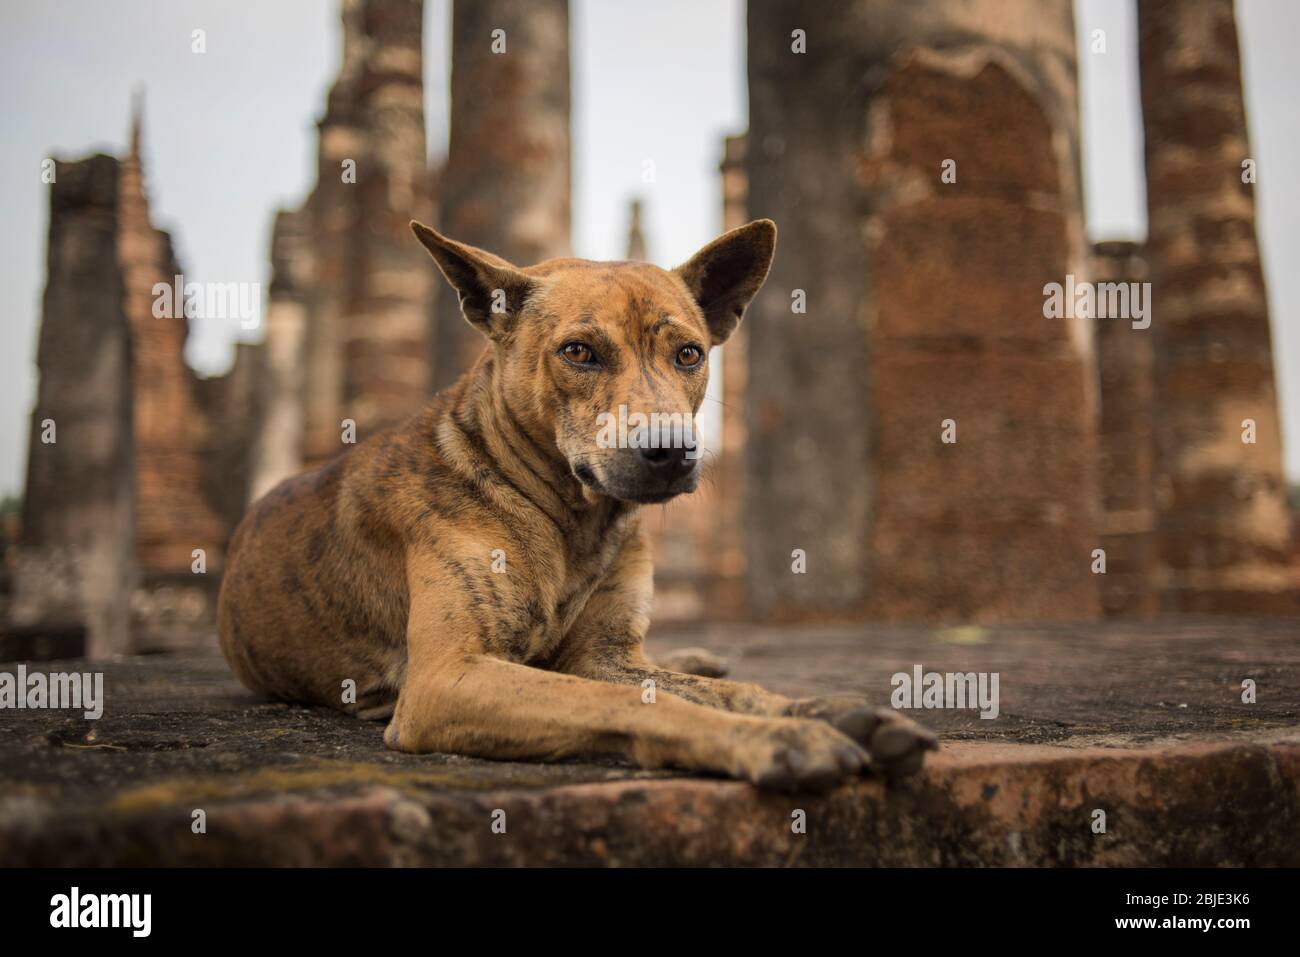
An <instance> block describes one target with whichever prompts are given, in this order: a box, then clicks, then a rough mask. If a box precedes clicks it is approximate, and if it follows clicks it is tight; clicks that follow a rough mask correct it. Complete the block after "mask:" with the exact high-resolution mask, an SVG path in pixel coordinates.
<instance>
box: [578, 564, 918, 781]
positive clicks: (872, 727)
mask: <svg viewBox="0 0 1300 957" xmlns="http://www.w3.org/2000/svg"><path fill="white" fill-rule="evenodd" d="M651 589H652V584H651V581H650V565H649V560H648V553H647V551H646V550H645V547H644V544H643V543H640V542H635V541H634V542H631V543H629V546H628V547H627V548H626V549H625V551H624V553H623V554H622V555H620V559H619V561H618V562H617V563H616V565H615V566H614V568H613V569H612V570H611V572H610V575H609V577H608V578H607V580H606V582H605V583H604V585H602V587H601V588H600V589H598V590H597V591H596V592H595V593H594V594H593V595H592V597H591V599H590V600H589V601H588V602H587V606H586V608H585V609H584V610H583V614H582V616H581V617H580V618H579V619H578V621H577V622H576V623H575V624H574V626H573V628H572V629H571V630H570V633H569V635H568V636H567V637H566V641H565V647H564V652H563V654H562V655H561V657H560V658H559V659H558V660H557V662H556V667H557V668H558V669H559V670H561V671H564V672H566V673H568V674H572V675H577V676H581V677H584V678H592V679H595V680H597V681H606V682H611V683H615V684H634V685H639V686H641V687H643V688H644V687H646V682H653V687H654V688H655V689H656V692H659V691H666V692H668V693H669V694H672V695H675V696H677V697H679V698H684V699H685V700H687V701H692V702H695V703H696V704H701V705H706V706H709V707H712V708H719V709H723V710H726V711H732V712H738V713H741V714H750V715H767V716H774V717H776V716H779V717H800V718H815V719H817V720H820V721H825V722H827V723H829V724H831V725H833V726H834V727H836V728H837V729H839V730H840V731H842V732H843V733H844V734H846V735H848V736H849V737H851V738H852V739H853V740H854V741H857V742H858V743H859V744H861V745H863V746H864V747H866V749H867V750H868V751H869V752H870V753H871V756H872V758H873V760H874V761H875V763H877V764H878V765H880V766H881V767H882V768H883V769H885V770H886V771H888V772H889V773H891V774H896V775H907V774H912V773H914V772H916V771H918V770H920V768H921V765H922V763H923V761H924V754H925V752H926V751H930V750H934V749H935V748H937V747H938V738H937V737H936V736H935V735H934V733H933V732H931V731H929V730H928V729H926V728H924V727H922V726H921V725H919V724H917V723H916V722H914V721H912V720H910V719H908V718H906V717H904V716H903V715H901V714H899V713H898V712H897V711H895V710H893V709H892V708H880V707H874V706H872V705H871V704H870V703H868V701H867V700H866V699H865V698H863V697H859V696H857V695H826V696H819V697H815V698H801V699H792V698H788V697H786V696H784V695H779V694H775V693H774V692H771V691H768V690H766V689H764V688H761V687H759V686H758V685H754V684H747V683H745V682H740V681H731V680H727V679H722V678H707V677H702V676H699V675H688V674H681V673H679V672H674V671H668V670H666V669H664V668H660V667H658V666H657V665H655V664H654V663H653V662H652V661H650V659H648V658H647V657H646V656H645V653H644V651H643V647H642V646H643V638H644V636H645V632H646V629H647V628H648V626H649V614H648V610H649V604H650V598H649V596H650V594H651Z"/></svg>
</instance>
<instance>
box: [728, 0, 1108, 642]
mask: <svg viewBox="0 0 1300 957" xmlns="http://www.w3.org/2000/svg"><path fill="white" fill-rule="evenodd" d="M796 30H801V31H804V33H805V35H806V39H807V44H808V47H807V53H799V52H795V51H794V50H792V44H793V43H794V42H796V41H795V40H793V39H792V32H793V31H796ZM749 50H750V57H749V79H750V104H751V107H750V109H751V117H750V118H751V128H750V132H749V150H748V158H747V168H748V172H749V201H748V206H749V215H751V216H770V217H771V218H773V219H775V220H776V221H777V223H778V225H779V226H780V228H781V239H780V248H779V249H778V254H777V259H776V263H775V264H774V266H773V271H772V275H771V277H770V278H769V280H768V283H767V286H766V287H765V289H764V291H763V292H762V293H761V294H760V295H759V297H758V299H757V300H756V302H755V304H754V307H753V308H752V310H751V316H750V320H749V322H750V326H751V328H750V330H749V337H748V340H747V341H748V344H749V370H748V372H749V379H748V381H749V385H748V390H747V391H748V396H747V440H748V441H747V448H746V451H747V456H748V466H747V475H748V479H749V481H748V483H747V495H748V499H747V502H746V511H747V513H748V514H749V515H750V516H762V520H761V521H755V520H753V519H751V521H750V524H749V526H748V533H749V534H748V539H749V543H748V551H747V554H748V579H749V592H750V597H751V599H752V600H753V601H754V603H755V607H756V609H757V610H758V611H760V612H765V613H767V614H770V615H776V616H800V617H808V616H814V617H816V616H822V615H845V614H855V613H857V614H861V613H867V614H870V615H872V616H874V617H878V618H882V619H886V620H889V619H895V620H940V621H942V620H975V621H999V620H1062V619H1063V620H1073V619H1087V618H1090V617H1093V616H1094V615H1095V614H1096V613H1097V611H1098V599H1097V587H1096V582H1095V580H1094V578H1093V576H1092V575H1091V574H1090V571H1089V567H1088V556H1089V554H1090V552H1091V549H1092V548H1094V547H1095V546H1096V542H1097V525H1096V512H1097V505H1096V498H1095V496H1096V484H1095V465H1094V462H1093V456H1094V451H1093V450H1094V441H1095V430H1096V412H1097V410H1096V394H1095V393H1096V389H1095V386H1094V385H1093V384H1092V379H1091V369H1092V365H1091V341H1090V338H1089V337H1088V336H1087V335H1086V333H1085V330H1084V329H1082V327H1081V325H1080V324H1079V323H1078V322H1076V321H1065V320H1049V319H1046V318H1044V314H1043V301H1044V300H1043V287H1044V285H1045V284H1047V283H1049V282H1064V281H1065V277H1066V275H1067V274H1068V273H1070V272H1071V271H1072V269H1073V267H1074V264H1076V263H1081V262H1083V261H1084V259H1085V249H1084V243H1083V231H1082V212H1081V204H1080V186H1079V180H1078V119H1077V105H1076V90H1075V75H1074V33H1073V21H1072V18H1071V10H1070V4H1068V3H1052V4H1049V5H1047V6H1045V7H1044V6H1043V5H1041V4H1004V3H992V2H989V3H968V4H962V5H954V4H948V3H939V2H924V3H913V4H907V5H903V6H900V5H897V4H890V3H884V2H876V0H860V2H857V3H852V4H847V5H846V4H812V5H810V6H803V7H799V8H797V9H796V8H793V7H788V6H782V5H776V4H771V5H763V6H756V7H754V8H751V10H750V16H749ZM814 101H815V102H817V103H819V104H820V106H819V108H818V109H816V110H809V109H806V104H807V103H808V102H814ZM948 160H952V161H953V162H954V163H955V167H953V168H952V170H953V172H955V181H953V182H944V181H943V180H942V179H941V175H942V174H943V172H944V163H945V162H946V161H948ZM800 291H802V292H803V293H804V294H806V297H807V311H806V314H805V313H800V312H797V311H796V310H795V309H793V308H792V301H793V300H794V297H796V296H798V295H799V292H800ZM949 420H951V422H952V423H953V424H954V425H955V428H956V442H955V443H945V442H943V441H942V440H941V432H942V430H943V427H944V423H945V422H947V421H949ZM796 549H799V550H801V551H802V553H803V554H804V555H805V556H806V573H804V574H792V561H793V557H792V553H793V552H794V550H796Z"/></svg>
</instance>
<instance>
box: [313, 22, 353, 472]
mask: <svg viewBox="0 0 1300 957" xmlns="http://www.w3.org/2000/svg"><path fill="white" fill-rule="evenodd" d="M364 15H365V0H342V21H343V62H342V65H341V66H340V68H339V75H338V77H337V79H336V80H335V81H334V85H333V86H332V87H331V88H330V91H329V95H328V97H327V98H326V105H325V114H324V115H323V116H322V117H321V119H320V121H319V122H318V123H317V131H318V145H317V152H316V187H315V188H314V189H313V190H312V193H311V196H309V197H308V198H307V202H306V205H305V207H304V215H305V217H306V221H307V226H306V228H307V230H308V232H309V234H310V235H311V237H312V283H311V288H310V290H309V291H308V313H309V317H310V319H309V323H308V328H307V335H306V341H305V343H304V346H303V348H304V351H305V364H304V370H303V409H304V428H305V434H304V437H303V459H304V464H305V465H306V466H308V467H314V466H317V465H320V464H321V463H322V462H324V461H326V460H327V459H330V458H332V457H333V456H335V455H337V454H338V453H339V452H341V451H342V450H343V445H342V442H341V439H340V434H341V431H342V425H341V422H342V420H343V419H344V417H345V415H344V411H343V395H344V377H345V368H346V367H345V360H346V356H345V345H344V343H345V333H346V331H347V315H346V313H347V309H348V307H349V304H350V303H351V302H352V301H353V300H354V299H355V298H356V297H357V288H358V286H359V281H358V279H357V276H358V274H359V270H360V264H361V258H360V257H359V256H358V255H357V252H358V245H359V244H357V243H356V242H355V241H354V240H355V237H356V236H357V235H358V233H359V231H360V229H361V222H362V217H361V208H360V207H361V204H360V202H359V199H358V193H357V183H356V180H357V177H358V176H359V170H358V161H359V159H360V158H361V156H362V153H363V150H364V130H363V127H362V123H363V120H362V117H361V115H360V111H359V109H358V105H357V104H358V99H359V96H360V94H359V87H360V77H361V72H362V68H363V61H364V59H365V51H366V47H367V43H366V37H365V20H364Z"/></svg>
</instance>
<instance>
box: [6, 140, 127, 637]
mask: <svg viewBox="0 0 1300 957" xmlns="http://www.w3.org/2000/svg"><path fill="white" fill-rule="evenodd" d="M120 179H121V165H120V164H119V163H118V161H117V160H115V159H114V158H113V157H111V156H104V155H96V156H92V157H89V158H88V159H84V160H80V161H78V162H62V161H59V162H57V163H56V164H55V180H54V182H53V183H51V184H50V231H49V242H48V257H47V263H48V267H47V268H48V273H47V275H48V278H47V281H46V285H45V297H44V300H43V303H42V314H43V321H42V322H41V330H40V340H39V346H38V352H37V356H36V364H37V366H38V368H39V369H40V382H39V386H38V390H37V394H36V402H35V405H34V406H33V408H32V417H31V434H30V436H29V439H28V455H27V492H26V495H25V496H24V498H23V512H22V528H21V533H20V538H19V542H18V546H17V548H16V549H15V550H14V551H15V554H14V555H13V558H12V575H13V583H12V587H13V595H14V598H13V604H12V606H11V608H10V615H11V620H12V623H13V624H14V625H16V626H18V627H27V626H33V627H36V626H40V627H44V628H46V629H47V630H52V631H53V630H59V629H63V628H84V629H85V640H86V652H87V653H89V654H92V655H94V656H96V657H107V656H109V655H112V654H116V653H120V652H124V651H127V650H129V648H130V647H131V628H130V608H131V594H132V591H133V590H134V587H135V583H136V580H137V577H138V568H139V555H138V553H137V550H136V548H135V546H134V535H133V532H132V529H133V527H134V525H135V495H134V488H135V467H136V466H135V456H134V455H133V452H134V448H133V445H134V440H133V435H134V422H133V418H132V401H131V393H130V383H131V353H132V348H131V346H132V343H131V327H130V324H129V320H128V318H127V313H126V301H125V299H126V296H125V290H124V288H123V282H122V279H123V274H122V269H121V268H120V264H119V263H118V259H117V251H118V236H119V223H120V216H119V208H120V204H121V190H120V187H119V184H120Z"/></svg>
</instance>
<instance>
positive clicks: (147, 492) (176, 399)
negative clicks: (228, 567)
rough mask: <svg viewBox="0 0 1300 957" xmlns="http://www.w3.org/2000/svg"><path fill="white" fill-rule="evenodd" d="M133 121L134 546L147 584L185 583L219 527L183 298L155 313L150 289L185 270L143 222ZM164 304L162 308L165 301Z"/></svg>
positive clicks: (120, 244) (128, 208) (129, 161)
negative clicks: (177, 579) (157, 577)
mask: <svg viewBox="0 0 1300 957" xmlns="http://www.w3.org/2000/svg"><path fill="white" fill-rule="evenodd" d="M139 130H140V127H139V118H138V116H137V119H136V123H135V126H134V129H133V133H132V144H131V151H130V153H129V155H128V156H127V157H126V159H124V160H123V161H122V165H121V176H120V181H119V184H118V188H119V191H120V197H119V215H118V236H117V260H118V261H119V262H120V264H121V269H122V282H123V284H124V287H125V295H124V303H125V306H124V308H125V310H126V315H127V319H128V320H129V321H130V323H131V349H132V371H131V375H132V382H133V388H134V394H135V468H136V510H137V515H136V545H137V547H138V549H139V553H140V565H141V568H142V570H143V571H144V573H145V574H146V576H148V575H154V574H162V575H172V574H178V573H179V574H183V575H189V574H190V568H191V563H192V561H193V559H192V553H193V550H194V549H196V548H202V549H204V550H205V552H206V554H207V565H208V567H209V568H210V569H211V570H213V571H218V570H220V568H221V548H222V546H223V544H224V542H225V538H226V534H227V528H226V526H225V524H224V523H223V522H222V521H221V519H220V517H219V516H218V515H217V514H216V512H215V511H214V510H213V509H212V507H211V505H210V503H209V502H208V500H207V495H206V489H207V484H206V483H207V480H208V478H209V476H208V475H207V474H206V472H205V468H204V464H205V463H204V457H203V448H204V446H205V444H206V442H207V441H208V437H207V435H206V429H207V423H206V422H205V420H204V418H203V416H202V414H201V412H200V409H199V406H198V403H197V401H196V397H195V376H194V373H193V372H192V371H191V370H190V368H189V366H188V365H187V364H186V362H185V341H186V339H187V338H188V337H189V319H188V318H186V316H185V311H184V305H183V300H184V297H183V296H182V297H181V299H180V301H176V297H175V295H174V294H173V296H171V297H170V298H171V299H172V302H171V309H170V311H168V310H166V309H162V308H159V299H160V297H159V295H158V294H157V293H156V292H155V287H156V286H157V285H158V284H159V283H162V284H164V285H166V286H169V287H172V288H173V289H174V284H175V277H176V276H178V275H179V276H182V281H184V277H183V271H182V269H181V267H180V265H179V264H178V263H177V261H176V256H175V253H174V252H173V250H172V243H171V237H170V236H168V234H167V233H165V232H162V231H161V230H158V229H155V228H154V226H153V224H152V222H151V221H150V213H149V201H148V197H147V195H146V192H145V185H144V174H143V170H142V164H141V157H140V132H139ZM164 305H165V303H164Z"/></svg>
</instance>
